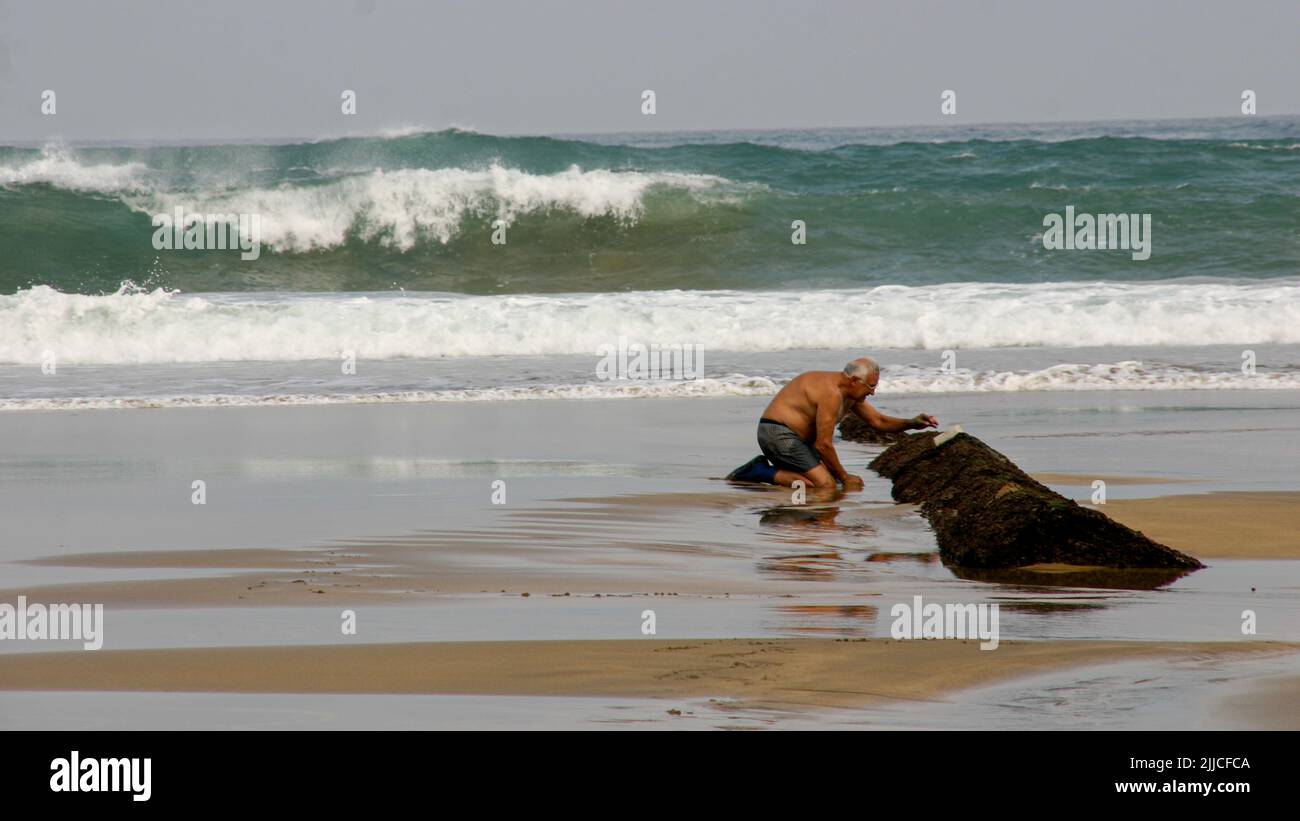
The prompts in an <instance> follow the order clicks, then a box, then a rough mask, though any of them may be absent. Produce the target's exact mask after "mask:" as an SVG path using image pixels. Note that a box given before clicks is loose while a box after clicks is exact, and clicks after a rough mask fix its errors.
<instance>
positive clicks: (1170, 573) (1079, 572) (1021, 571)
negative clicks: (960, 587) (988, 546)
mask: <svg viewBox="0 0 1300 821" xmlns="http://www.w3.org/2000/svg"><path fill="white" fill-rule="evenodd" d="M945 566H946V567H947V568H948V569H949V570H951V571H952V573H953V575H954V576H956V577H957V578H959V579H965V580H967V581H978V582H991V583H995V584H1007V585H1018V586H1030V587H1094V588H1106V589H1111V590H1155V589H1157V588H1160V587H1164V586H1166V585H1168V584H1172V583H1173V582H1175V581H1177V580H1178V579H1181V578H1182V577H1183V576H1186V575H1187V574H1188V573H1190V572H1192V571H1191V570H1184V569H1179V568H1141V569H1123V570H1121V569H1115V568H1110V567H1073V566H1067V565H1052V566H1047V565H1038V566H1029V567H1012V568H1006V569H999V570H987V569H983V568H975V567H956V566H953V565H945Z"/></svg>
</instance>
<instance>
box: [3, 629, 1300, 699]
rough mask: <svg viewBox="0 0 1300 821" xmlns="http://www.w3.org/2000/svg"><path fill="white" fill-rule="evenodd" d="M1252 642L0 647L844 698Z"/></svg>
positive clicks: (399, 683)
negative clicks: (81, 649) (76, 649)
mask: <svg viewBox="0 0 1300 821" xmlns="http://www.w3.org/2000/svg"><path fill="white" fill-rule="evenodd" d="M1298 650H1300V645H1287V644H1283V643H1278V642H1260V643H1251V644H1244V643H1240V642H1237V643H1229V642H1215V643H1172V642H1166V643H1158V642H1089V641H1070V642H1059V641H1058V642H1004V643H1003V644H1002V645H1001V646H1000V647H999V648H998V649H996V650H991V651H984V650H981V649H980V647H979V643H978V642H977V641H968V642H963V641H904V642H898V641H893V640H886V639H879V640H865V641H836V640H831V639H791V640H778V641H760V640H748V639H732V640H722V641H665V640H653V639H647V640H627V641H559V642H549V641H529V642H451V643H424V644H381V645H357V646H353V647H346V646H334V647H266V648H213V649H182V650H136V651H101V652H98V653H75V652H74V653H42V654H37V655H8V656H0V688H2V689H5V690H27V691H31V690H103V691H159V692H168V691H171V692H174V691H184V692H232V693H254V692H256V693H283V692H299V693H425V694H452V693H456V694H480V695H554V696H577V695H600V696H628V697H650V698H705V697H726V698H740V699H744V700H746V701H748V702H759V703H770V704H784V705H805V706H817V707H833V706H835V707H847V706H857V705H866V704H873V703H879V702H881V701H891V700H905V701H915V700H926V699H931V698H935V697H937V696H939V695H941V694H943V693H946V692H949V691H952V690H956V689H959V688H964V687H972V686H977V685H981V684H988V683H991V682H995V681H1000V680H1004V679H1008V678H1012V677H1016V676H1022V675H1028V674H1032V673H1038V672H1043V671H1046V670H1053V669H1060V668H1064V667H1069V666H1074V665H1084V664H1089V663H1096V662H1099V661H1113V660H1119V659H1138V658H1156V657H1187V658H1198V657H1199V658H1204V657H1209V656H1221V655H1238V654H1261V655H1269V654H1278V653H1285V652H1296V651H1298Z"/></svg>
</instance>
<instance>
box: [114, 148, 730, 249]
mask: <svg viewBox="0 0 1300 821" xmlns="http://www.w3.org/2000/svg"><path fill="white" fill-rule="evenodd" d="M653 188H673V189H680V190H685V191H687V192H690V193H692V194H694V195H697V196H702V197H703V196H706V195H707V194H709V193H710V192H712V194H713V195H714V198H715V199H717V198H726V197H728V196H734V195H735V193H736V191H737V190H738V188H737V186H735V185H730V184H729V181H728V180H726V179H724V178H722V177H716V176H710V175H704V174H678V173H672V172H641V171H609V170H589V171H584V170H582V169H581V168H579V167H577V166H572V167H570V168H569V169H567V170H565V171H561V172H558V173H555V174H530V173H528V172H526V171H521V170H519V169H515V168H506V167H503V166H500V165H492V166H490V167H488V168H483V169H464V168H440V169H436V170H429V169H397V170H392V171H385V170H382V169H380V170H376V171H371V172H369V173H366V174H359V175H353V176H348V177H344V178H342V179H336V180H333V181H331V182H328V183H325V184H323V185H313V186H295V187H290V186H283V187H279V188H237V189H233V190H230V191H212V192H194V193H185V192H170V191H169V192H154V193H150V194H148V195H143V196H128V197H125V198H124V200H125V202H126V203H127V204H128V205H130V206H131V207H133V208H135V209H136V210H138V211H142V212H144V213H150V214H152V213H170V212H171V211H172V209H174V208H175V207H176V206H178V205H179V206H182V207H184V208H186V209H187V210H190V211H195V212H204V213H239V214H260V215H261V223H262V242H263V243H265V244H268V245H270V246H271V247H272V248H274V249H275V250H277V251H282V252H283V251H292V252H303V251H311V250H319V249H324V248H334V247H337V246H339V245H341V244H343V243H344V242H345V241H346V240H347V239H348V238H349V236H355V237H358V238H361V239H365V240H373V241H378V242H380V243H382V244H384V245H387V246H389V247H393V248H399V249H401V250H403V251H407V250H410V249H411V248H413V247H414V246H415V245H416V244H417V243H418V242H419V241H421V240H422V239H429V238H431V239H434V240H437V241H438V242H441V243H447V242H450V241H451V240H452V239H453V238H455V237H456V236H457V235H458V234H459V233H460V231H461V229H462V224H463V223H464V222H465V220H466V219H467V218H469V217H473V216H479V217H490V218H493V219H501V220H504V221H505V223H506V224H507V225H509V224H512V223H513V222H514V221H515V220H516V219H517V218H518V217H519V216H520V215H522V214H529V213H534V212H543V211H548V210H552V209H554V210H563V211H569V212H571V213H575V214H578V215H580V216H582V217H587V218H591V217H612V218H614V219H616V220H618V221H620V222H623V223H625V224H630V223H634V222H635V221H636V220H637V219H638V218H639V217H640V216H641V214H642V213H643V210H644V197H645V195H646V193H647V192H648V191H650V190H651V189H653Z"/></svg>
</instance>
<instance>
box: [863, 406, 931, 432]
mask: <svg viewBox="0 0 1300 821" xmlns="http://www.w3.org/2000/svg"><path fill="white" fill-rule="evenodd" d="M853 412H854V413H856V414H857V415H858V418H859V419H861V420H862V421H863V422H866V423H867V424H868V425H870V426H871V427H873V428H875V429H876V430H878V431H883V432H885V433H897V432H899V431H904V430H920V429H921V428H937V427H939V420H938V419H935V418H934V417H933V416H931V415H930V414H928V413H921V414H917V415H916V416H913V417H912V418H911V419H899V418H898V417H897V416H886V415H885V414H883V413H881V412H880V411H878V410H876V409H875V408H873V407H872V406H871V403H869V402H868V401H867V400H865V399H863V400H862V401H861V402H859V403H858V404H856V405H854V406H853Z"/></svg>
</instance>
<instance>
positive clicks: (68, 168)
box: [0, 146, 149, 194]
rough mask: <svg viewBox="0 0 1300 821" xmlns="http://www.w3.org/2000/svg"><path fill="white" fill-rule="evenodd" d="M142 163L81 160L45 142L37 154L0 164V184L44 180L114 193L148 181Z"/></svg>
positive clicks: (69, 188) (132, 189) (136, 186)
mask: <svg viewBox="0 0 1300 821" xmlns="http://www.w3.org/2000/svg"><path fill="white" fill-rule="evenodd" d="M148 170H149V169H148V167H147V166H145V165H144V163H139V162H128V163H120V164H114V163H92V164H86V163H82V162H81V161H80V160H78V159H77V157H76V156H75V155H74V154H73V153H72V152H71V151H69V150H68V149H66V148H63V147H59V146H47V147H45V148H44V149H42V151H41V153H40V155H39V156H36V157H33V158H31V159H28V160H26V161H22V162H14V163H12V164H9V165H0V186H15V185H35V184H39V183H45V184H47V185H52V186H54V187H56V188H64V189H67V190H69V191H88V192H93V193H101V194H106V193H117V192H123V191H134V190H139V189H142V188H144V187H146V185H147V177H148Z"/></svg>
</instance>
